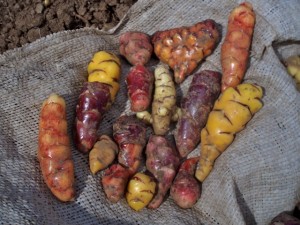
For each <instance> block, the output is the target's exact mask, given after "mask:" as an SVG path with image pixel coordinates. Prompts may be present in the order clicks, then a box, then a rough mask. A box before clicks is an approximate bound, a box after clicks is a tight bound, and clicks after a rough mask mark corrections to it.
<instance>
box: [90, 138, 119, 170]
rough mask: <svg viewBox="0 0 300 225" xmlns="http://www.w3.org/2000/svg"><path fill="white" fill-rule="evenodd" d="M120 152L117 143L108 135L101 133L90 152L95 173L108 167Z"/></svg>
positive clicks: (91, 168)
mask: <svg viewBox="0 0 300 225" xmlns="http://www.w3.org/2000/svg"><path fill="white" fill-rule="evenodd" d="M118 152H119V148H118V146H117V144H116V143H115V142H114V141H113V140H112V139H111V138H110V137H109V136H107V135H101V137H100V138H99V140H98V141H97V142H96V143H95V145H94V147H93V148H92V150H91V151H90V153H89V164H90V170H91V172H92V173H93V174H96V173H97V172H98V171H100V170H103V169H105V168H107V167H108V166H109V165H110V164H111V163H112V162H113V161H114V160H115V158H116V156H117V154H118Z"/></svg>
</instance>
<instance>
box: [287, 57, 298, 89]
mask: <svg viewBox="0 0 300 225" xmlns="http://www.w3.org/2000/svg"><path fill="white" fill-rule="evenodd" d="M286 66H287V71H288V73H289V74H290V75H291V76H292V77H293V78H294V79H295V81H296V84H297V88H298V90H299V91H300V55H294V56H290V57H289V58H288V59H287V60H286Z"/></svg>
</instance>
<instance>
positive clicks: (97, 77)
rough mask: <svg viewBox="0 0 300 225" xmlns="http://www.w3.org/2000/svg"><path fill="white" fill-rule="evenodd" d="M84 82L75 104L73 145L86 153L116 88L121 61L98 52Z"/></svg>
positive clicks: (110, 55) (93, 141)
mask: <svg viewBox="0 0 300 225" xmlns="http://www.w3.org/2000/svg"><path fill="white" fill-rule="evenodd" d="M87 70H88V74H89V75H88V82H85V83H84V85H83V88H82V90H81V93H80V95H79V100H78V104H77V106H76V119H75V144H76V146H77V148H78V150H79V151H81V152H83V153H87V152H89V151H90V150H91V149H92V147H93V146H94V144H95V142H96V141H97V138H98V135H97V130H98V128H99V125H100V122H101V120H102V118H103V115H104V113H105V112H107V111H108V110H109V108H110V107H111V104H112V103H113V101H114V99H115V97H116V94H117V92H118V90H119V88H120V87H119V78H120V73H121V63H120V60H119V59H118V58H117V56H115V55H114V54H112V53H109V52H105V51H100V52H97V53H96V54H95V55H94V57H93V58H92V60H91V62H90V63H89V65H88V69H87Z"/></svg>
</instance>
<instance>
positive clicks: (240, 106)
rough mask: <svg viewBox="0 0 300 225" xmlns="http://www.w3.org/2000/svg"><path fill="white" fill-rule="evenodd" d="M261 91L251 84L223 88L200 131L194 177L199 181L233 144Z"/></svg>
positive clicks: (258, 102)
mask: <svg viewBox="0 0 300 225" xmlns="http://www.w3.org/2000/svg"><path fill="white" fill-rule="evenodd" d="M262 96H263V90H262V88H261V87H260V86H258V85H254V84H247V83H245V84H239V85H238V86H237V87H236V88H232V87H229V88H227V89H226V90H225V91H224V92H223V93H222V95H221V96H220V97H219V98H218V100H217V101H216V102H215V104H214V107H213V110H212V111H211V112H210V113H209V116H208V119H207V123H206V126H205V127H204V128H203V129H202V130H201V150H200V156H201V157H200V160H199V168H198V169H197V171H196V178H197V179H198V180H199V181H201V182H203V181H204V180H205V178H206V177H207V176H208V175H209V173H210V172H211V170H212V168H213V165H214V162H215V160H216V159H217V158H218V157H219V155H221V154H222V153H223V152H224V151H225V150H226V148H227V147H228V146H229V145H230V144H231V143H232V142H233V139H234V137H235V135H236V133H237V132H239V131H241V130H243V129H244V128H245V126H246V124H247V123H248V122H249V121H250V119H251V118H252V117H253V116H254V114H255V113H256V112H257V111H259V110H260V109H261V107H262V106H263V104H262V102H261V98H262Z"/></svg>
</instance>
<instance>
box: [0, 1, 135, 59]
mask: <svg viewBox="0 0 300 225" xmlns="http://www.w3.org/2000/svg"><path fill="white" fill-rule="evenodd" d="M136 1H137V0H23V1H19V0H1V1H0V12H1V13H0V54H1V53H3V52H4V51H6V50H8V49H13V48H16V47H20V46H22V45H23V44H25V43H30V42H33V41H34V40H36V39H38V38H40V37H44V36H46V35H48V34H52V33H55V32H58V31H62V30H73V29H78V28H82V27H85V26H89V27H98V28H99V29H103V28H105V29H109V28H111V27H114V26H115V25H116V24H117V23H118V22H119V21H120V19H122V18H123V16H124V15H125V13H126V12H127V11H128V10H129V8H130V7H131V6H132V5H133V4H134V3H135V2H136Z"/></svg>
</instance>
